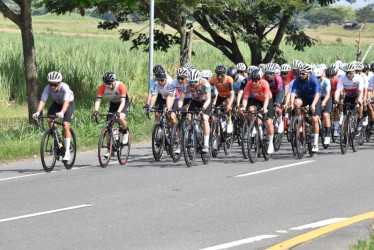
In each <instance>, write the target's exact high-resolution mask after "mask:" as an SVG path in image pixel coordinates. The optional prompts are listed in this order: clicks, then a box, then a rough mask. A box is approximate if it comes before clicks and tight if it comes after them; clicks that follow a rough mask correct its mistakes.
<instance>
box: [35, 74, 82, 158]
mask: <svg viewBox="0 0 374 250" xmlns="http://www.w3.org/2000/svg"><path fill="white" fill-rule="evenodd" d="M47 80H48V83H49V84H48V85H47V86H46V87H45V88H44V91H43V94H42V97H41V98H40V102H39V105H38V110H37V111H36V113H34V114H33V115H32V117H33V118H34V119H35V120H38V117H39V115H40V112H42V110H43V108H44V105H45V103H46V102H47V100H48V97H49V95H51V97H52V99H53V103H52V105H51V106H50V107H49V109H48V113H47V114H48V115H56V116H57V117H58V118H60V119H62V123H63V124H64V126H63V131H64V145H65V148H66V151H65V155H64V157H63V158H62V161H69V160H70V150H69V149H70V141H71V133H70V123H71V120H72V119H73V116H74V110H75V102H74V93H73V91H72V90H71V89H70V87H69V85H67V84H66V83H64V82H62V74H61V73H60V72H57V71H52V72H50V73H49V74H48V76H47ZM48 125H49V126H51V119H48Z"/></svg>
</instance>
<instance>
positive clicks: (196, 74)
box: [188, 69, 201, 81]
mask: <svg viewBox="0 0 374 250" xmlns="http://www.w3.org/2000/svg"><path fill="white" fill-rule="evenodd" d="M200 78H201V73H200V71H198V70H197V69H192V70H191V71H190V73H189V76H188V79H189V80H190V81H198V80H200Z"/></svg>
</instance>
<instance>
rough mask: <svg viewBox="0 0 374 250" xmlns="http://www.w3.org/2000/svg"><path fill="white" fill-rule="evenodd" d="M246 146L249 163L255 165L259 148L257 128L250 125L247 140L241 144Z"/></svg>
mask: <svg viewBox="0 0 374 250" xmlns="http://www.w3.org/2000/svg"><path fill="white" fill-rule="evenodd" d="M243 144H247V146H246V147H247V150H248V151H247V155H248V157H247V158H249V160H250V162H251V163H255V162H256V160H257V156H258V150H259V148H260V141H259V134H258V128H257V127H256V126H255V125H254V124H253V123H251V124H250V126H249V128H248V139H247V140H246V141H244V142H243Z"/></svg>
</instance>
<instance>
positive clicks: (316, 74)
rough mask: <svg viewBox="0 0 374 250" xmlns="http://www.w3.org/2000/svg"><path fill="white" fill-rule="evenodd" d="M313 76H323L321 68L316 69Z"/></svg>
mask: <svg viewBox="0 0 374 250" xmlns="http://www.w3.org/2000/svg"><path fill="white" fill-rule="evenodd" d="M313 75H315V76H316V77H321V76H322V75H323V69H321V68H318V67H317V68H315V69H314V70H313Z"/></svg>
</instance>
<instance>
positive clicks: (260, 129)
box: [258, 126, 264, 140]
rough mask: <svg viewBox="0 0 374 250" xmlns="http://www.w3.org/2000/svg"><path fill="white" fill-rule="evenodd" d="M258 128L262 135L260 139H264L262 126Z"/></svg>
mask: <svg viewBox="0 0 374 250" xmlns="http://www.w3.org/2000/svg"><path fill="white" fill-rule="evenodd" d="M258 130H259V136H260V139H261V140H263V139H264V133H263V131H262V126H259V127H258Z"/></svg>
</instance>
